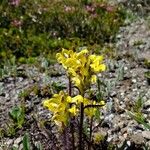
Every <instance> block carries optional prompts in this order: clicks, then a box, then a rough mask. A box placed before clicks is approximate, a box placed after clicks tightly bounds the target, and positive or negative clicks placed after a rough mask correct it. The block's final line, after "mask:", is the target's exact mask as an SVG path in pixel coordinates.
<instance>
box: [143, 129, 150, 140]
mask: <svg viewBox="0 0 150 150" xmlns="http://www.w3.org/2000/svg"><path fill="white" fill-rule="evenodd" d="M142 136H143V137H144V138H146V139H148V140H150V131H143V132H142Z"/></svg>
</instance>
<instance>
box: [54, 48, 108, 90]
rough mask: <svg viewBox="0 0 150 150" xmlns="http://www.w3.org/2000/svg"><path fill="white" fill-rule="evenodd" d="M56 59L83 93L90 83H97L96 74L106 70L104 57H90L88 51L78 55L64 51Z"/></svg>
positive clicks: (70, 51)
mask: <svg viewBox="0 0 150 150" xmlns="http://www.w3.org/2000/svg"><path fill="white" fill-rule="evenodd" d="M56 58H57V60H58V62H59V63H61V64H62V65H63V67H64V68H65V69H66V70H67V72H68V74H69V75H70V76H71V79H72V82H73V83H74V85H75V86H76V87H77V88H78V89H79V90H80V92H81V93H82V92H83V91H84V90H85V89H87V87H89V85H90V83H95V82H96V80H97V76H96V75H95V74H96V73H99V72H102V71H105V69H106V66H105V65H104V64H103V63H102V61H103V57H102V56H97V55H90V54H89V51H88V50H87V49H85V50H82V51H80V52H78V53H76V52H73V51H72V50H66V49H63V50H62V53H57V55H56Z"/></svg>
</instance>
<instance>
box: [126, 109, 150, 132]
mask: <svg viewBox="0 0 150 150" xmlns="http://www.w3.org/2000/svg"><path fill="white" fill-rule="evenodd" d="M128 114H129V116H130V117H131V118H133V119H134V120H135V121H137V122H138V123H140V124H142V125H143V126H144V127H145V128H146V129H148V130H150V124H148V123H146V122H145V118H144V117H143V115H138V114H135V113H132V112H130V111H128Z"/></svg>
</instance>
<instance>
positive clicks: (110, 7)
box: [106, 6, 114, 12]
mask: <svg viewBox="0 0 150 150" xmlns="http://www.w3.org/2000/svg"><path fill="white" fill-rule="evenodd" d="M106 10H107V11H108V12H113V11H114V7H113V6H107V7H106Z"/></svg>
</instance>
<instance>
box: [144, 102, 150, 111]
mask: <svg viewBox="0 0 150 150" xmlns="http://www.w3.org/2000/svg"><path fill="white" fill-rule="evenodd" d="M148 107H150V100H148V101H146V102H145V103H144V108H145V109H146V108H148Z"/></svg>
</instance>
